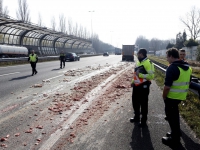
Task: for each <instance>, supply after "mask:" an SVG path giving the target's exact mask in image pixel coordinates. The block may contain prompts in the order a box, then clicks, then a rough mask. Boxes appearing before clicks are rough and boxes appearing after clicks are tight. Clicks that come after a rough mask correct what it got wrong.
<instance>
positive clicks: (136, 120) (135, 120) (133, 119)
mask: <svg viewBox="0 0 200 150" xmlns="http://www.w3.org/2000/svg"><path fill="white" fill-rule="evenodd" d="M130 122H131V123H134V122H140V119H136V118H131V119H130Z"/></svg>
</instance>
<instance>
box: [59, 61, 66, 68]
mask: <svg viewBox="0 0 200 150" xmlns="http://www.w3.org/2000/svg"><path fill="white" fill-rule="evenodd" d="M62 64H63V67H65V60H64V59H61V60H60V68H62Z"/></svg>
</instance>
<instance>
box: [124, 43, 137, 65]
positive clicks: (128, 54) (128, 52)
mask: <svg viewBox="0 0 200 150" xmlns="http://www.w3.org/2000/svg"><path fill="white" fill-rule="evenodd" d="M134 50H135V45H122V61H125V60H127V61H134Z"/></svg>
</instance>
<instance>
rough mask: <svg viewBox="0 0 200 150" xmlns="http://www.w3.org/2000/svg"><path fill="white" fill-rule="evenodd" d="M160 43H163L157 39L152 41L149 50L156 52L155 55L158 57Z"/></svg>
mask: <svg viewBox="0 0 200 150" xmlns="http://www.w3.org/2000/svg"><path fill="white" fill-rule="evenodd" d="M160 43H161V41H160V40H158V39H156V38H153V39H151V41H150V47H149V50H150V51H154V55H156V51H157V50H159V49H160Z"/></svg>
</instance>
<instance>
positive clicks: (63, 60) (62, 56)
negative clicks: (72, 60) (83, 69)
mask: <svg viewBox="0 0 200 150" xmlns="http://www.w3.org/2000/svg"><path fill="white" fill-rule="evenodd" d="M59 59H60V69H62V64H63V68H65V53H64V52H63V50H62V51H61V53H60V58H59Z"/></svg>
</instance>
